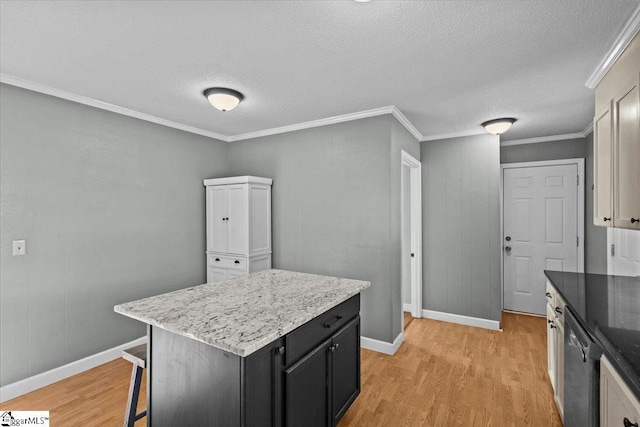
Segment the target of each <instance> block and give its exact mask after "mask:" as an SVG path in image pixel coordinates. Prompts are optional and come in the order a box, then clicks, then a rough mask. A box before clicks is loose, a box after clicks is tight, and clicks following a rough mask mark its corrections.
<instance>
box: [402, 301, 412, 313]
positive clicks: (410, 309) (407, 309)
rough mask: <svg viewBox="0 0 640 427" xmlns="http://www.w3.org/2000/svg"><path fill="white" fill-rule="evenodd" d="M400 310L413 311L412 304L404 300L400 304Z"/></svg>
mask: <svg viewBox="0 0 640 427" xmlns="http://www.w3.org/2000/svg"><path fill="white" fill-rule="evenodd" d="M402 311H408V312H409V313H413V304H407V303H406V302H405V303H404V304H403V305H402Z"/></svg>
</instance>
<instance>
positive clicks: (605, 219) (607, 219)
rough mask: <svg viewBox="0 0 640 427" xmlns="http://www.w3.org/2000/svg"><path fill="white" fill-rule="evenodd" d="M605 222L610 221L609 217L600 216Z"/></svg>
mask: <svg viewBox="0 0 640 427" xmlns="http://www.w3.org/2000/svg"><path fill="white" fill-rule="evenodd" d="M602 219H603V220H604V221H605V222H607V221H611V218H607V217H606V216H605V217H604V218H602Z"/></svg>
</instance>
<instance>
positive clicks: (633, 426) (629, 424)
mask: <svg viewBox="0 0 640 427" xmlns="http://www.w3.org/2000/svg"><path fill="white" fill-rule="evenodd" d="M622 422H623V423H624V427H638V423H632V422H631V420H629V418H627V417H624V420H622Z"/></svg>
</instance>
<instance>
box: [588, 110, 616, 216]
mask: <svg viewBox="0 0 640 427" xmlns="http://www.w3.org/2000/svg"><path fill="white" fill-rule="evenodd" d="M612 121H613V115H612V112H611V104H610V103H609V104H607V105H606V107H605V108H603V109H602V110H600V111H598V112H596V117H595V119H594V121H593V122H594V123H593V138H594V140H593V150H594V153H593V159H594V165H593V170H594V193H593V223H594V224H595V225H603V226H606V227H611V226H612V225H613V221H612V220H613V203H612V196H613V189H612V187H613V180H612V170H611V165H612V158H611V155H612V151H613V132H612Z"/></svg>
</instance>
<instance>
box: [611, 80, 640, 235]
mask: <svg viewBox="0 0 640 427" xmlns="http://www.w3.org/2000/svg"><path fill="white" fill-rule="evenodd" d="M613 110H614V121H613V122H614V136H613V141H614V150H613V152H614V157H613V158H614V171H615V173H614V177H615V178H614V184H613V188H614V201H615V205H614V210H613V213H614V219H613V225H614V227H623V228H631V229H637V230H640V167H638V165H639V164H640V91H639V90H638V82H637V81H636V82H634V83H633V84H630V85H628V86H627V87H625V89H624V90H623V91H622V92H621V93H620V95H618V96H617V97H616V98H615V99H614V100H613Z"/></svg>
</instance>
